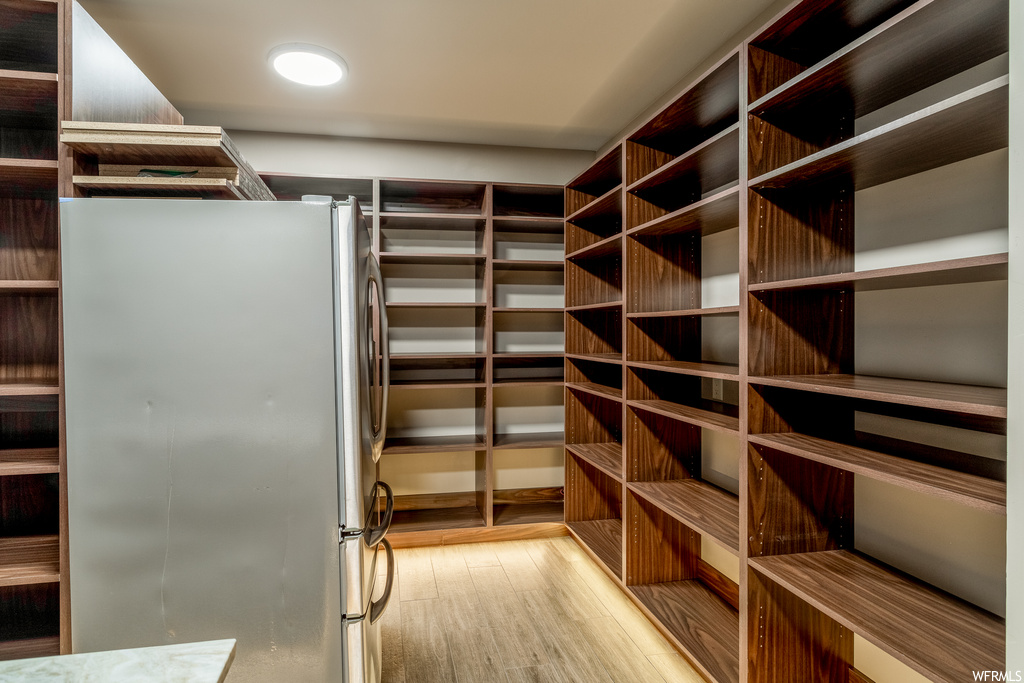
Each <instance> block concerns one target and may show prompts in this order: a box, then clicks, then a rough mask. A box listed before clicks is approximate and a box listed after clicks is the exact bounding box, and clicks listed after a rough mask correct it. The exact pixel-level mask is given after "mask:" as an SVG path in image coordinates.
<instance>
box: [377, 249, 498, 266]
mask: <svg viewBox="0 0 1024 683" xmlns="http://www.w3.org/2000/svg"><path fill="white" fill-rule="evenodd" d="M486 258H487V256H486V255H485V254H429V253H422V254H409V253H405V252H389V251H382V252H381V253H380V263H381V265H384V264H385V263H393V264H402V265H406V264H408V265H415V264H420V263H436V264H440V265H459V264H464V263H468V264H474V263H481V264H482V262H483V261H484V260H485V259H486Z"/></svg>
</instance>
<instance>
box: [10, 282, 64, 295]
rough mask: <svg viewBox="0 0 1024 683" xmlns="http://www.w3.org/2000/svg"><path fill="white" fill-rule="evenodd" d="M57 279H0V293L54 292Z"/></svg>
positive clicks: (56, 288)
mask: <svg viewBox="0 0 1024 683" xmlns="http://www.w3.org/2000/svg"><path fill="white" fill-rule="evenodd" d="M58 289H60V282H59V281H57V280H0V294H56V293H57V290H58Z"/></svg>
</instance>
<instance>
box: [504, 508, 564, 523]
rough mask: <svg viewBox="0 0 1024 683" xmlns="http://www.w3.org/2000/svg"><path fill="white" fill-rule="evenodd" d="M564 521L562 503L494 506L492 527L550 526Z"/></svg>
mask: <svg viewBox="0 0 1024 683" xmlns="http://www.w3.org/2000/svg"><path fill="white" fill-rule="evenodd" d="M564 520H565V510H564V507H563V505H562V503H560V502H557V503H515V504H502V503H495V504H494V526H513V525H516V524H550V523H552V522H562V521H564Z"/></svg>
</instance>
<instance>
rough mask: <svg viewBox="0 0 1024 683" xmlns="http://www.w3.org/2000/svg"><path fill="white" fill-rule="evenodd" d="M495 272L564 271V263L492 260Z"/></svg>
mask: <svg viewBox="0 0 1024 683" xmlns="http://www.w3.org/2000/svg"><path fill="white" fill-rule="evenodd" d="M491 264H492V265H493V266H494V268H495V270H564V269H565V262H564V261H540V260H526V259H494V260H493V261H491Z"/></svg>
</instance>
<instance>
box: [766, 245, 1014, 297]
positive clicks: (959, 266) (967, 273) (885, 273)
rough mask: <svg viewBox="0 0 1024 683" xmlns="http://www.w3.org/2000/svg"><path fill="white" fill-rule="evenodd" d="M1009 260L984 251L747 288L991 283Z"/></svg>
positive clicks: (864, 288)
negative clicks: (927, 261)
mask: <svg viewBox="0 0 1024 683" xmlns="http://www.w3.org/2000/svg"><path fill="white" fill-rule="evenodd" d="M1008 262H1009V255H1008V254H1006V253H1001V254H987V255H985V256H970V257H967V258H959V259H949V260H946V261H932V262H929V263H914V264H911V265H906V266H896V267H893V268H878V269H875V270H862V271H857V272H853V273H836V274H834V275H819V276H817V277H805V278H797V279H794V280H782V281H777V282H765V283H760V284H756V285H751V287H750V291H780V290H797V289H800V290H806V289H842V290H853V291H855V292H870V291H876V290H882V289H900V288H904V287H933V286H936V285H950V284H963V283H970V282H994V281H1000V280H1005V279H1006V276H1007V264H1008Z"/></svg>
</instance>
